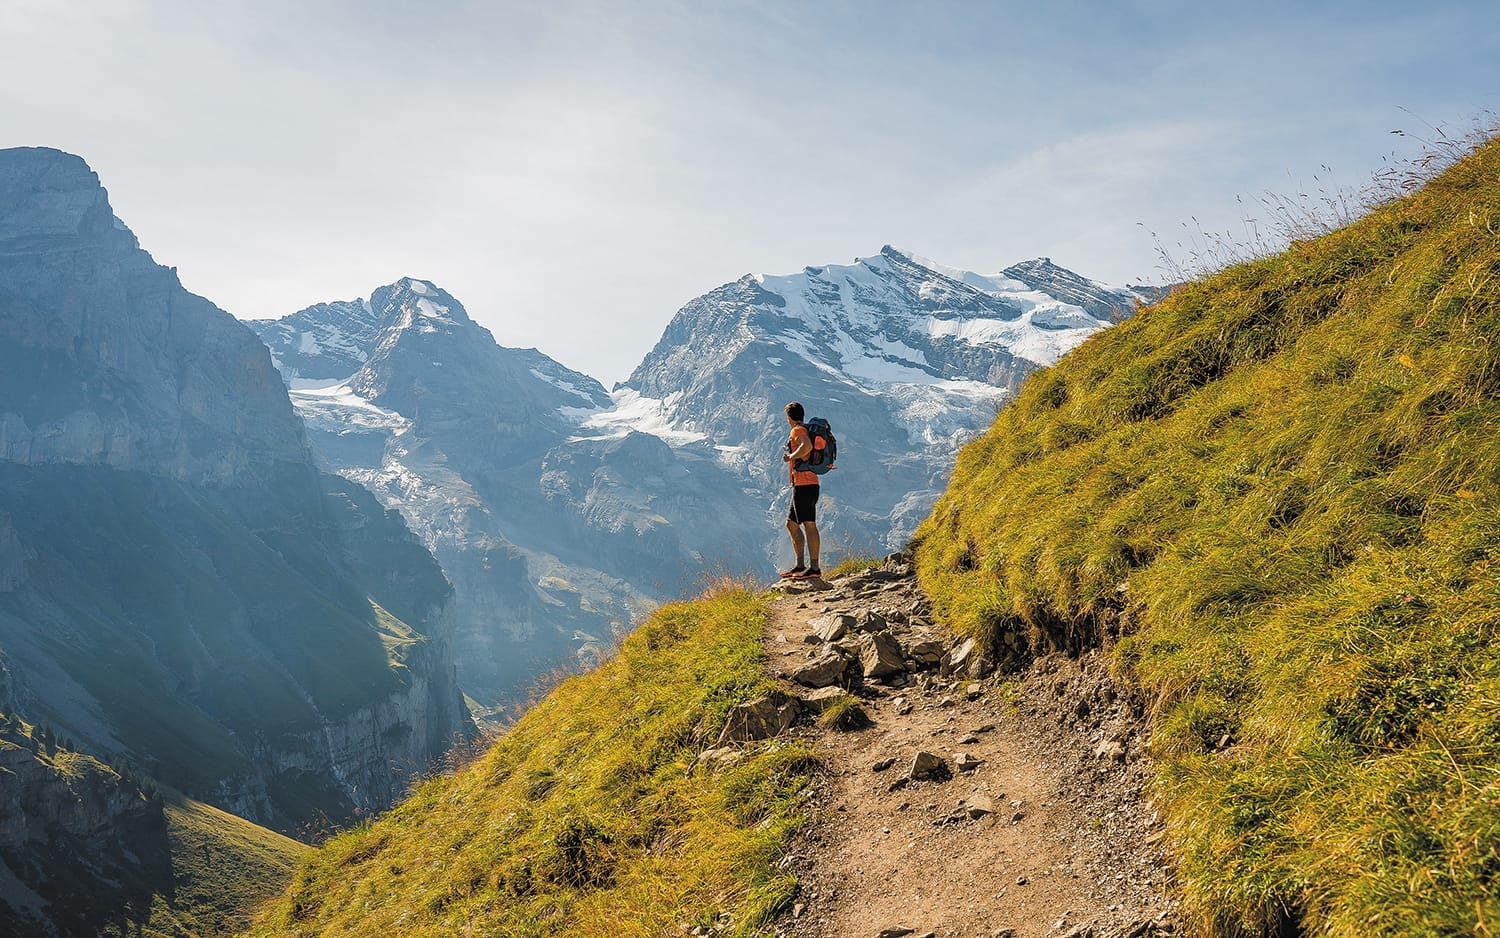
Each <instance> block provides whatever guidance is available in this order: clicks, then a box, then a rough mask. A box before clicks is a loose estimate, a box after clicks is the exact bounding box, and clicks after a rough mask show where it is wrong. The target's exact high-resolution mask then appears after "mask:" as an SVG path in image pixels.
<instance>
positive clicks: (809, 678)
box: [792, 652, 849, 687]
mask: <svg viewBox="0 0 1500 938" xmlns="http://www.w3.org/2000/svg"><path fill="white" fill-rule="evenodd" d="M848 666H849V661H848V659H846V658H845V657H844V656H843V655H840V654H837V653H833V652H830V653H827V654H823V655H819V656H818V657H817V658H814V659H813V660H812V661H811V662H809V663H808V664H805V665H803V666H802V667H800V668H798V669H797V670H796V671H793V672H792V680H793V681H796V682H797V683H798V684H802V685H804V686H806V687H828V686H830V685H832V684H836V683H838V680H839V678H841V677H843V676H844V669H845V668H847V667H848Z"/></svg>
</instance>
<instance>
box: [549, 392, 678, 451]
mask: <svg viewBox="0 0 1500 938" xmlns="http://www.w3.org/2000/svg"><path fill="white" fill-rule="evenodd" d="M680 394H681V392H676V393H674V394H673V395H672V397H669V398H668V399H667V400H664V401H663V400H658V399H657V398H654V397H646V396H644V395H643V394H641V393H640V392H639V391H636V390H634V389H633V388H621V389H620V390H618V391H614V392H612V393H611V394H610V395H609V396H610V399H611V400H612V401H613V402H614V406H612V407H610V408H607V409H605V410H592V411H583V409H582V408H572V407H568V408H563V410H564V411H571V412H573V413H574V414H576V415H577V416H579V417H582V418H583V421H582V423H580V424H579V427H578V429H579V434H578V435H577V436H575V437H573V440H574V441H577V440H610V439H619V438H621V437H624V436H627V435H629V434H630V433H631V431H636V432H640V433H649V434H651V435H652V436H654V437H658V438H660V439H661V440H662V441H663V442H665V443H666V444H667V445H669V446H686V445H688V444H689V443H697V442H699V441H700V440H705V439H707V437H706V436H705V435H704V434H702V433H698V432H697V431H695V430H686V429H683V428H681V427H679V426H678V425H677V424H676V423H674V422H673V421H672V419H671V418H670V417H669V416H667V411H668V408H669V407H670V406H671V404H672V402H673V398H675V397H678V396H680ZM589 431H593V432H589Z"/></svg>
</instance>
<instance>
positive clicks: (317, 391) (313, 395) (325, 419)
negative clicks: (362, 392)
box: [290, 378, 411, 433]
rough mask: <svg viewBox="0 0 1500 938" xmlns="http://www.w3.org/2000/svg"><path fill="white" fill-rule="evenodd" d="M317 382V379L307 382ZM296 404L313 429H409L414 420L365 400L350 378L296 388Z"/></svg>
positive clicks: (293, 401)
mask: <svg viewBox="0 0 1500 938" xmlns="http://www.w3.org/2000/svg"><path fill="white" fill-rule="evenodd" d="M306 383H308V384H314V383H315V382H306ZM290 396H291V399H292V406H293V407H295V408H296V409H297V412H298V413H299V414H301V415H302V419H303V420H304V421H306V422H307V425H308V427H309V428H310V429H319V430H330V431H332V432H335V433H338V432H341V431H343V430H345V429H348V428H351V427H352V428H357V429H359V430H393V431H400V430H405V429H406V428H408V427H410V426H411V421H409V420H407V419H406V418H405V417H403V416H401V415H400V414H398V413H396V412H395V411H392V410H386V409H385V408H384V407H380V406H377V405H376V404H373V403H371V402H370V401H367V400H365V399H364V398H362V397H360V396H359V395H358V394H356V393H355V392H354V389H353V388H351V387H349V383H348V379H347V378H346V379H344V380H343V381H339V382H336V383H333V384H324V385H322V386H320V387H307V388H298V389H293V390H292V391H291V392H290Z"/></svg>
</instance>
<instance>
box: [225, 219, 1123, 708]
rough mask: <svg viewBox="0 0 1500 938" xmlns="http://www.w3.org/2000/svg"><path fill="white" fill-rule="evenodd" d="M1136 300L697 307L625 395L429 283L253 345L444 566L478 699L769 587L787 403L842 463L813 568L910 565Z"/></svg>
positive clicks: (735, 292) (920, 288)
mask: <svg viewBox="0 0 1500 938" xmlns="http://www.w3.org/2000/svg"><path fill="white" fill-rule="evenodd" d="M1138 299H1139V296H1138V294H1136V293H1134V292H1131V291H1128V290H1118V289H1114V288H1109V287H1104V286H1101V285H1099V284H1096V283H1094V282H1093V281H1089V280H1087V279H1085V278H1083V277H1080V276H1078V275H1077V274H1074V273H1072V272H1070V271H1067V270H1065V269H1063V268H1061V267H1057V266H1056V265H1053V264H1052V263H1051V262H1050V261H1046V260H1045V259H1044V260H1039V261H1033V262H1027V263H1025V264H1020V265H1016V266H1015V267H1013V268H1010V269H1009V270H1008V271H1006V272H1004V273H1001V274H995V275H981V274H975V273H972V272H967V271H954V270H949V269H948V268H943V267H941V266H940V265H936V264H933V263H932V262H930V261H924V260H922V259H920V258H917V257H915V256H914V255H910V254H907V253H905V252H901V251H897V250H895V249H893V248H885V249H884V250H882V252H881V253H880V254H878V255H876V256H874V257H871V258H866V259H864V260H861V261H857V262H856V263H855V264H853V265H849V266H831V267H816V268H813V267H809V268H807V269H805V270H804V271H803V272H801V273H799V274H793V275H790V276H785V277H769V276H747V277H744V278H741V279H740V280H738V281H735V282H734V283H730V284H725V285H724V286H722V287H720V288H718V289H717V290H714V291H711V292H710V293H707V294H705V295H704V296H702V297H700V298H699V299H697V300H694V301H693V302H692V303H689V304H688V305H687V306H685V307H683V308H682V309H681V310H680V311H679V312H678V313H677V315H676V316H675V317H673V319H672V321H671V323H670V324H669V325H668V326H667V328H666V331H665V332H664V333H663V335H662V338H661V341H660V342H659V343H658V344H657V346H656V348H655V349H653V351H652V352H651V353H650V354H649V355H648V356H647V357H646V359H645V360H644V361H643V362H642V363H641V365H640V367H639V368H637V369H636V371H635V373H634V374H633V375H632V376H631V379H630V381H629V382H628V383H627V384H625V385H623V386H621V387H620V388H617V389H616V391H615V392H614V393H613V394H606V392H605V391H604V389H603V388H602V387H601V386H599V384H598V383H597V382H596V381H594V380H593V379H591V378H589V377H587V376H585V375H581V374H578V373H577V372H573V371H569V370H568V369H566V368H564V367H563V366H561V365H559V364H558V363H557V362H555V361H553V360H551V359H550V358H547V357H546V356H544V355H542V354H541V353H539V352H537V351H535V350H529V349H528V350H520V349H507V348H503V347H501V346H499V345H497V344H496V343H495V341H494V339H493V337H492V336H491V335H490V333H489V332H488V331H487V330H485V329H483V328H481V327H479V326H478V325H476V324H475V323H474V322H473V321H472V320H471V319H470V318H469V316H468V313H467V312H466V311H465V310H464V308H463V306H462V304H460V303H459V302H458V301H457V300H456V299H455V298H454V297H452V296H451V295H450V294H448V293H446V292H445V291H443V290H441V289H439V288H438V287H436V286H435V285H433V284H431V283H429V282H426V281H422V280H413V279H410V278H408V279H404V280H401V281H397V282H396V283H394V284H391V285H389V286H385V287H381V288H380V289H378V290H376V291H375V292H374V294H373V295H372V296H371V297H370V299H369V300H368V301H354V302H350V303H342V304H321V305H318V306H313V307H309V308H308V309H305V310H303V311H301V312H298V313H295V314H293V315H291V316H289V317H287V318H286V319H283V320H278V321H275V322H257V323H252V326H253V327H254V328H255V329H256V330H257V331H259V332H260V334H261V335H262V336H263V338H264V339H265V341H266V342H267V344H268V345H269V347H270V348H271V349H272V351H273V353H274V355H275V358H276V361H277V362H278V364H279V365H280V367H281V368H282V370H283V374H284V376H285V378H286V380H287V381H288V383H290V384H291V385H292V386H293V387H294V388H297V390H294V391H293V394H292V397H293V401H294V403H295V404H296V406H297V408H298V410H299V412H300V413H301V414H302V415H303V418H304V419H305V420H306V422H307V426H308V431H309V435H310V439H311V440H312V444H313V446H314V448H315V449H316V450H317V452H318V453H319V455H320V457H321V458H322V459H323V460H324V461H325V462H326V464H327V465H328V466H329V468H332V469H334V470H335V471H337V472H338V473H339V474H341V475H343V476H345V477H346V478H349V479H352V480H355V481H357V482H359V483H360V484H361V485H364V486H366V487H368V488H369V489H370V490H371V491H373V492H375V493H376V495H377V496H378V497H379V498H380V500H381V502H382V503H383V504H384V505H386V506H387V507H388V508H393V509H396V510H399V511H400V512H401V513H402V515H403V516H404V518H405V519H406V522H407V524H408V525H409V526H410V527H411V528H412V530H413V531H415V532H417V533H418V535H419V536H420V537H421V538H422V539H423V541H424V542H425V543H426V544H427V546H428V547H429V548H430V549H431V550H432V552H433V554H434V555H435V556H436V557H437V558H438V560H439V562H441V564H442V565H443V569H444V571H445V572H446V573H447V575H448V577H449V579H451V580H452V582H453V584H454V588H455V596H454V603H453V617H454V623H455V633H454V639H453V641H454V647H455V649H456V651H457V654H458V662H459V665H458V666H459V671H460V677H461V680H462V683H463V685H464V687H465V690H466V691H467V692H469V693H470V694H472V695H474V696H475V697H476V698H478V699H480V700H484V701H487V702H489V701H495V700H501V699H504V698H506V697H507V696H509V695H512V694H513V693H514V691H515V690H516V689H517V686H518V685H521V684H524V683H525V682H526V681H527V680H528V679H529V678H530V677H532V676H534V675H536V674H538V673H539V672H540V671H542V670H545V669H546V668H547V667H548V666H550V665H551V664H553V663H555V662H557V661H558V660H562V659H565V658H566V657H568V656H569V655H570V654H576V653H579V652H583V653H585V654H587V653H588V652H590V651H593V650H596V649H597V648H598V647H599V646H600V644H601V643H602V642H603V641H605V640H606V639H607V638H608V636H609V634H610V633H611V632H619V631H621V630H623V629H626V628H629V627H630V625H631V624H633V621H634V620H635V619H636V618H637V617H638V616H639V614H640V613H641V612H642V611H643V610H644V609H645V608H647V607H649V606H650V605H651V604H652V603H654V602H657V601H660V600H663V599H668V598H673V597H675V596H678V595H681V594H682V593H683V592H684V591H690V590H691V589H692V588H693V587H694V586H695V585H696V584H697V583H698V582H700V580H701V578H702V577H703V576H704V575H705V574H706V573H709V572H712V571H726V572H745V571H751V572H754V573H756V574H757V575H766V574H768V573H770V571H771V570H772V568H773V563H774V561H775V560H776V559H778V558H779V557H781V555H784V554H785V552H786V551H785V546H784V541H785V534H784V532H783V529H782V520H781V519H782V516H783V513H784V512H785V510H786V509H785V504H784V501H785V496H786V494H787V479H786V474H785V467H784V465H783V463H782V461H781V458H780V456H781V447H782V444H783V442H784V441H785V438H786V434H787V426H786V422H785V420H784V418H783V417H782V414H781V407H782V405H783V404H784V403H785V402H786V401H789V400H792V399H800V400H802V401H804V402H806V403H807V404H808V406H809V407H810V408H811V412H812V413H811V415H815V416H825V417H828V418H829V419H830V420H831V421H832V422H833V425H834V428H835V431H836V433H837V434H838V436H839V439H840V447H841V452H842V453H843V454H844V455H843V456H842V457H841V458H840V462H839V469H838V470H836V471H835V472H834V473H833V474H832V475H830V476H828V477H826V479H825V484H824V488H825V499H824V501H823V503H822V506H821V511H822V513H823V514H822V517H823V518H825V519H826V521H827V523H826V525H825V527H826V529H827V530H828V531H829V538H828V540H827V542H826V544H827V546H826V547H825V552H824V553H825V556H829V557H833V558H836V557H837V556H838V555H839V554H841V553H845V552H848V551H859V550H871V551H873V550H880V549H884V548H885V547H887V546H892V545H898V544H899V543H901V542H902V541H903V540H904V539H905V538H906V537H907V536H908V535H909V533H910V532H911V530H913V529H914V528H915V526H916V524H917V522H918V521H919V520H920V519H921V518H922V517H923V516H924V515H925V514H926V512H927V510H928V509H929V508H930V507H931V504H932V502H933V500H934V499H935V498H936V497H937V494H938V492H939V491H940V490H941V488H942V486H943V485H944V483H945V480H946V477H947V473H948V472H949V471H950V469H951V468H952V464H953V459H954V455H955V454H956V452H957V450H958V447H959V446H960V445H961V443H962V442H963V441H964V440H965V439H967V438H968V437H969V436H970V435H972V434H974V433H976V432H978V431H979V430H981V429H982V428H984V427H985V426H988V424H989V423H990V422H991V420H993V418H994V413H995V409H996V408H997V407H998V406H1000V405H1001V404H1002V403H1003V401H1004V400H1005V398H1006V396H1007V395H1008V394H1009V393H1010V391H1011V390H1012V389H1013V388H1014V387H1015V386H1016V385H1017V384H1018V382H1019V381H1020V380H1021V379H1022V378H1023V377H1024V376H1025V375H1026V374H1027V373H1029V372H1030V371H1032V370H1034V369H1035V368H1037V367H1040V366H1043V365H1046V364H1050V363H1051V362H1052V361H1055V360H1056V358H1057V357H1058V356H1059V355H1061V354H1062V353H1063V352H1065V351H1066V350H1067V349H1069V348H1071V347H1072V346H1073V345H1076V344H1077V343H1078V342H1081V341H1082V340H1083V339H1084V338H1085V337H1087V336H1088V335H1090V334H1091V333H1092V332H1093V331H1095V330H1097V329H1100V328H1103V327H1104V326H1105V325H1107V324H1108V321H1107V320H1106V319H1103V318H1100V317H1099V316H1096V315H1093V314H1091V313H1090V310H1093V311H1095V312H1099V313H1101V314H1109V315H1117V314H1118V311H1119V310H1121V309H1133V308H1134V304H1135V303H1136V302H1137V301H1138ZM370 322H373V323H376V324H377V328H376V329H375V331H374V332H373V334H372V333H371V331H370V329H369V328H368V324H369V323H370ZM356 363H357V364H356ZM343 369H349V370H348V371H344V372H343V374H340V372H341V370H343ZM308 376H318V377H319V378H322V379H323V381H322V385H323V386H321V387H320V386H315V384H314V382H311V381H309V378H308Z"/></svg>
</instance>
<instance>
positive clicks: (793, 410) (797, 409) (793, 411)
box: [786, 401, 803, 423]
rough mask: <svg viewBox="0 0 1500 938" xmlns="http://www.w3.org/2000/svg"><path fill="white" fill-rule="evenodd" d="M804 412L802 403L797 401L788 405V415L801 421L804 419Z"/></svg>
mask: <svg viewBox="0 0 1500 938" xmlns="http://www.w3.org/2000/svg"><path fill="white" fill-rule="evenodd" d="M802 413H803V411H802V405H801V404H799V403H797V402H796V401H792V402H791V403H790V404H788V405H786V415H787V416H788V417H790V418H792V419H793V420H795V421H797V422H799V423H800V422H801V421H802Z"/></svg>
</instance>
